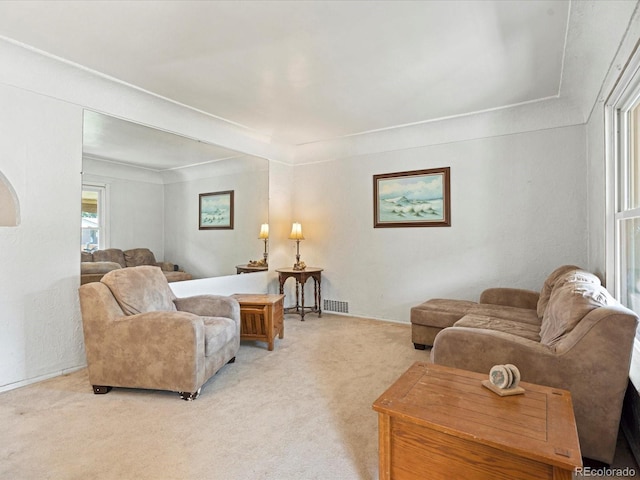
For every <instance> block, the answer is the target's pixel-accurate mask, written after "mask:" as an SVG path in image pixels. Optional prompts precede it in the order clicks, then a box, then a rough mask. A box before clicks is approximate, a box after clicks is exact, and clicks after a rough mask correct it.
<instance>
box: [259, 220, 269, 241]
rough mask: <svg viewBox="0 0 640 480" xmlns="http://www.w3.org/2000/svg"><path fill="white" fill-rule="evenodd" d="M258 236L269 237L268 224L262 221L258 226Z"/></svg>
mask: <svg viewBox="0 0 640 480" xmlns="http://www.w3.org/2000/svg"><path fill="white" fill-rule="evenodd" d="M258 238H269V224H268V223H263V224H262V225H261V226H260V236H259V237H258Z"/></svg>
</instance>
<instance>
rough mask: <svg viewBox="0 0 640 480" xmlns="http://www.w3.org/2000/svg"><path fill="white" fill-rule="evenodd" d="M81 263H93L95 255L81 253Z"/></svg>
mask: <svg viewBox="0 0 640 480" xmlns="http://www.w3.org/2000/svg"><path fill="white" fill-rule="evenodd" d="M80 261H81V262H93V254H92V253H91V252H80Z"/></svg>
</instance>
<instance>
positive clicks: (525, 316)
mask: <svg viewBox="0 0 640 480" xmlns="http://www.w3.org/2000/svg"><path fill="white" fill-rule="evenodd" d="M469 313H470V314H474V315H484V316H487V317H495V318H504V319H506V320H512V321H516V322H521V323H527V324H530V325H535V326H536V328H537V329H538V331H539V330H540V319H539V318H538V314H537V313H536V311H535V310H532V309H528V308H517V307H509V306H507V305H493V304H491V303H479V304H477V305H474V306H473V307H471V308H470V309H469Z"/></svg>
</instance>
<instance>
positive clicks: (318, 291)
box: [276, 267, 322, 321]
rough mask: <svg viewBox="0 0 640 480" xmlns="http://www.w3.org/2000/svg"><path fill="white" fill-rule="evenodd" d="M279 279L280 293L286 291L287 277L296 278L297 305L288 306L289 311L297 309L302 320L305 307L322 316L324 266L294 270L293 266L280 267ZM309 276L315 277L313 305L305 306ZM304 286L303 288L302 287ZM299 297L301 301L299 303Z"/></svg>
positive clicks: (277, 270) (278, 270)
mask: <svg viewBox="0 0 640 480" xmlns="http://www.w3.org/2000/svg"><path fill="white" fill-rule="evenodd" d="M276 272H278V280H279V282H280V293H284V282H286V281H287V278H290V277H293V278H295V279H296V306H295V307H290V308H287V309H286V310H287V311H295V312H296V313H299V314H300V320H302V321H304V313H305V309H306V310H309V311H311V312H314V313H317V314H318V317H322V307H321V306H320V302H321V300H322V268H317V267H307V268H305V269H304V270H294V269H293V268H278V269H276ZM309 278H313V307H305V305H304V284H305V283H306V281H307V280H308V279H309ZM300 286H302V288H300ZM298 297H300V302H299V303H298Z"/></svg>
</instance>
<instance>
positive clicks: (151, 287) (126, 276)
mask: <svg viewBox="0 0 640 480" xmlns="http://www.w3.org/2000/svg"><path fill="white" fill-rule="evenodd" d="M100 281H101V282H102V283H104V284H105V285H106V286H107V287H109V290H111V293H112V294H113V296H114V297H115V299H116V301H117V302H118V304H119V305H120V308H122V310H123V311H124V313H125V314H127V315H135V314H137V313H146V312H158V311H176V306H175V304H174V303H173V300H174V299H175V298H176V297H175V295H174V294H173V292H172V291H171V288H169V284H168V283H167V278H166V277H165V276H164V274H163V273H162V270H160V267H152V266H148V265H143V266H140V267H131V268H121V269H119V270H112V271H111V272H109V273H107V274H106V275H105V276H104V277H102V280H100Z"/></svg>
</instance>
